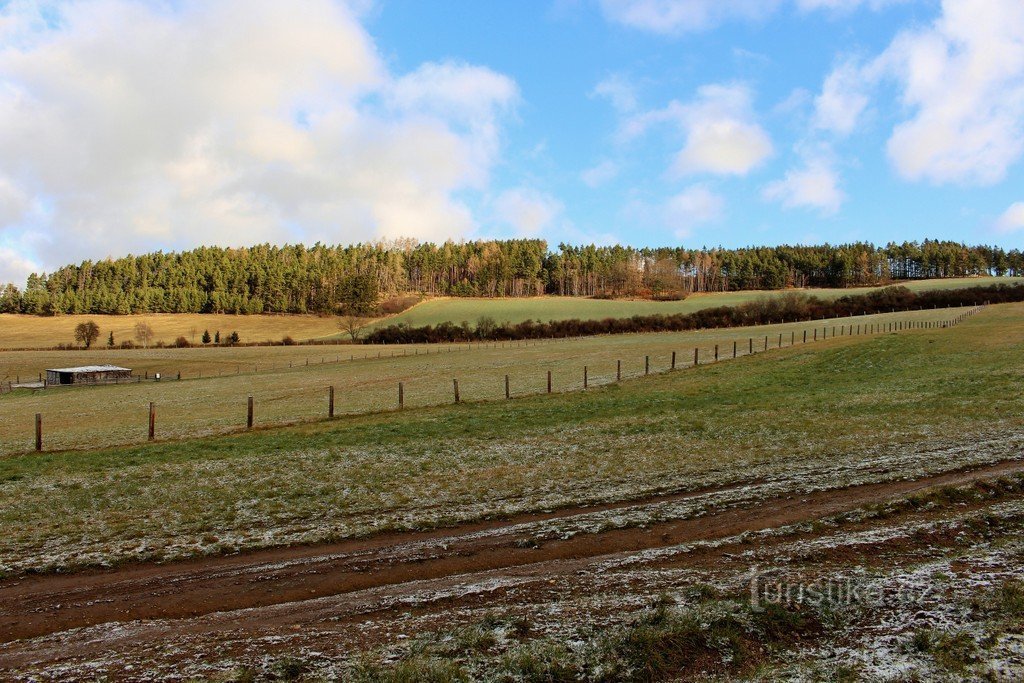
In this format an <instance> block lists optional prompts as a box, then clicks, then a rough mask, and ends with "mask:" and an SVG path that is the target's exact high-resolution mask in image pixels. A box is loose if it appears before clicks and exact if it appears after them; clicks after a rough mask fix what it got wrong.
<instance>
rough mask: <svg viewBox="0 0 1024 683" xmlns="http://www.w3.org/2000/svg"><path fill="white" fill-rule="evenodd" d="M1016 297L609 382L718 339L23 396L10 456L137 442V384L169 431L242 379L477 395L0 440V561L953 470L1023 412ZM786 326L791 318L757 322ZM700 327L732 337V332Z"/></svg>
mask: <svg viewBox="0 0 1024 683" xmlns="http://www.w3.org/2000/svg"><path fill="white" fill-rule="evenodd" d="M940 313H943V314H946V312H942V311H935V312H932V311H928V312H922V313H918V314H912V315H917V316H920V317H922V318H924V317H927V316H931V317H932V318H935V317H938V314H940ZM1022 316H1024V305H1021V304H1009V305H1001V306H992V307H989V308H987V309H985V310H984V311H982V312H981V313H979V314H977V315H975V316H973V317H970V318H968V319H967V320H966V321H965V322H963V323H962V324H960V325H959V326H956V327H954V328H951V329H931V330H918V331H910V332H905V333H900V334H881V335H876V336H859V337H848V336H846V337H839V338H835V339H831V340H829V341H827V342H823V343H818V344H809V345H807V346H804V345H801V344H797V345H796V346H795V347H788V346H787V347H786V348H783V349H781V350H774V351H772V352H770V353H763V354H758V355H755V356H753V357H746V358H740V359H738V360H736V361H730V362H725V363H719V364H710V365H703V366H702V367H700V368H698V369H696V370H687V371H681V372H675V373H666V374H660V375H657V376H652V377H646V378H638V379H634V380H630V381H625V382H623V383H620V384H610V382H611V379H612V374H613V373H614V359H615V358H617V357H620V358H623V359H624V360H626V361H627V363H628V370H629V374H630V375H632V376H634V377H636V376H637V375H640V374H642V372H643V366H642V363H643V355H644V354H646V353H651V354H652V359H653V361H654V363H655V366H654V367H655V369H659V370H660V369H664V368H665V365H666V363H667V352H668V351H669V350H670V349H673V348H678V349H680V350H687V349H692V347H693V346H694V345H695V344H699V343H703V344H704V345H705V349H706V348H707V346H706V345H707V344H708V343H710V342H711V341H712V340H713V339H716V337H715V336H713V335H712V334H711V333H699V334H691V335H675V336H673V335H631V336H623V337H609V338H593V339H583V340H569V341H565V342H557V343H556V342H551V343H548V344H543V345H538V346H535V347H528V348H521V349H507V348H506V349H492V350H483V349H480V350H477V351H472V352H470V351H466V352H462V353H452V354H448V355H440V356H432V357H430V358H429V360H428V359H427V357H425V356H419V357H404V358H395V359H393V360H392V359H382V360H380V361H376V360H367V361H362V362H350V363H349V364H347V365H346V364H339V365H337V366H331V367H327V366H325V367H324V368H311V369H309V370H306V369H305V368H303V369H301V370H293V371H292V372H281V373H267V374H266V375H251V376H248V377H241V378H224V379H220V380H202V381H200V380H196V381H193V382H181V383H166V384H160V385H153V384H148V385H143V386H140V387H106V388H91V389H84V390H81V391H77V390H64V391H61V392H56V391H54V392H50V393H44V392H38V393H35V394H20V395H19V394H17V393H16V394H15V395H13V396H11V395H8V396H4V397H3V398H2V399H0V409H2V410H3V411H4V416H5V419H4V421H3V430H4V433H3V443H4V448H5V449H6V450H7V451H8V452H10V451H12V450H19V449H23V448H24V446H25V445H27V443H28V442H29V441H30V438H31V414H32V413H34V412H37V411H42V412H44V413H46V414H47V416H48V417H47V420H48V422H47V423H48V424H52V425H53V426H54V434H53V439H54V440H55V444H54V445H60V440H61V439H62V438H63V439H64V441H63V443H64V444H65V445H79V446H81V445H86V444H88V443H102V442H111V441H122V440H126V439H127V440H130V439H138V438H139V437H140V436H141V435H142V433H143V431H144V416H145V403H146V401H148V400H156V401H157V402H158V404H159V405H160V406H161V410H162V412H161V416H162V417H161V422H160V432H161V434H166V433H167V432H174V431H175V429H176V428H175V424H176V423H179V424H180V423H182V422H184V421H186V420H190V419H191V420H195V421H196V422H194V423H192V424H191V425H190V426H189V428H188V429H184V428H182V429H180V430H178V431H179V432H180V434H179V435H184V434H185V433H188V432H194V431H202V430H204V429H205V430H210V429H214V428H216V427H227V426H228V424H229V423H234V424H236V425H237V424H238V423H239V422H240V421H241V420H242V419H244V396H245V394H246V393H247V390H252V391H254V392H255V393H256V395H257V397H258V399H257V400H258V403H257V405H258V408H257V414H258V421H260V422H263V421H266V420H270V419H277V418H279V419H298V418H303V417H309V418H312V417H315V416H317V415H322V414H323V412H324V409H325V393H324V389H325V386H326V384H327V383H328V382H335V383H337V384H339V385H343V386H345V391H344V392H342V393H341V394H340V396H341V401H340V402H341V405H343V406H344V409H345V410H362V409H374V408H377V409H379V408H385V407H393V406H394V388H395V387H394V385H395V384H396V382H397V380H398V378H400V377H405V378H407V379H408V388H407V395H408V396H409V398H410V400H411V403H412V404H414V405H420V406H422V405H424V404H426V403H431V402H437V401H439V400H441V399H442V397H445V395H446V394H447V393H448V391H449V389H450V378H451V377H452V376H453V375H454V376H461V377H463V378H464V382H465V384H464V391H463V393H464V397H465V398H466V399H468V400H470V401H474V402H470V403H464V404H463V405H461V406H450V405H449V406H438V407H422V408H418V409H411V410H406V411H405V412H403V413H395V412H389V413H381V414H374V415H365V416H359V417H348V418H344V419H339V420H335V421H319V422H315V423H308V424H303V425H298V426H293V427H287V428H280V429H274V430H264V431H257V432H254V433H251V434H237V435H231V436H218V437H212V438H203V439H193V440H188V441H182V442H172V443H164V444H159V443H158V444H153V445H143V446H136V447H128V448H116V449H112V450H98V451H90V452H66V453H54V454H43V455H36V454H25V455H17V456H14V455H11V456H8V457H5V458H3V459H0V486H2V494H3V499H4V501H5V502H4V505H3V506H2V508H0V558H3V563H4V564H5V565H6V569H7V570H8V571H17V570H20V569H25V568H31V567H35V568H42V567H51V568H52V567H59V566H72V565H76V564H91V563H105V562H114V561H121V560H126V559H141V558H161V557H163V558H167V557H179V556H187V555H192V554H197V553H210V552H223V551H227V550H236V549H240V548H251V547H257V546H268V545H276V544H282V543H297V542H311V541H318V540H324V539H329V538H341V537H348V536H354V535H360V534H365V533H370V532H373V531H379V530H381V529H397V528H429V527H432V526H436V525H438V524H450V523H452V522H454V521H457V520H469V519H479V518H482V517H488V516H492V515H495V514H508V513H511V512H515V511H523V510H538V509H549V508H551V507H557V506H562V505H568V504H573V503H576V504H578V503H584V502H594V501H601V500H622V499H628V498H630V497H635V496H639V495H644V494H647V493H651V492H657V491H659V490H672V489H679V488H680V487H683V488H686V487H696V486H702V485H712V484H718V483H723V482H729V481H744V480H747V479H749V478H751V477H766V478H767V479H766V480H768V481H770V480H771V478H772V477H776V476H782V475H783V474H786V476H803V475H802V474H800V473H806V475H807V477H808V478H807V480H806V486H811V485H812V483H813V481H816V480H817V479H815V477H816V478H818V479H820V480H821V481H823V482H824V481H827V482H829V485H831V486H835V485H840V484H842V482H843V481H846V480H847V479H849V478H850V477H852V478H853V479H850V480H851V481H853V480H856V478H857V477H860V476H865V475H866V474H867V473H870V472H878V471H887V472H901V473H902V475H901V476H910V474H911V473H913V472H915V471H917V470H918V469H919V468H923V469H925V470H927V469H928V468H929V467H942V468H947V469H949V468H953V467H956V466H957V464H958V463H960V464H966V463H969V462H971V458H972V457H973V455H972V454H973V453H974V452H975V450H976V449H974V448H972V447H970V446H969V444H970V443H974V442H975V441H976V440H977V439H982V438H985V439H988V440H991V439H993V438H996V439H997V438H998V435H999V434H1005V433H1008V432H1015V431H1019V429H1020V428H1021V427H1022V426H1024V404H1022V402H1021V392H1020V387H1021V381H1022V380H1024V323H1022V320H1024V317H1022ZM791 327H792V326H791ZM780 328H781V329H789V328H783V327H782V326H779V327H771V328H759V329H758V330H757V332H758V334H760V333H764V332H767V333H769V334H772V333H774V332H775V331H776V330H777V329H780ZM794 329H795V328H794ZM717 334H718V335H719V337H717V339H718V340H719V342H720V343H727V340H729V339H730V338H738V337H742V336H743V335H744V334H747V332H746V331H740V330H731V331H718V332H717ZM705 353H706V351H705ZM683 357H684V358H685V357H686V355H685V354H684V356H683ZM706 358H707V357H706V356H705V359H706ZM585 363H587V364H590V366H591V368H592V369H593V373H594V374H593V375H592V377H594V379H595V380H596V381H598V382H601V383H605V384H610V385H609V386H605V387H602V388H596V389H594V390H592V391H589V392H582V391H574V392H572V393H567V394H562V395H558V396H534V397H528V398H522V399H520V400H514V401H502V400H490V401H482V402H476V401H479V400H481V399H499V398H500V395H501V393H502V391H503V387H502V384H501V378H502V377H503V375H504V374H505V373H509V374H512V375H513V377H514V390H515V392H516V393H523V392H527V391H538V390H540V389H541V386H542V383H543V373H544V371H545V369H547V368H550V367H553V368H555V370H556V377H557V382H558V389H562V390H565V389H579V388H580V387H579V385H580V380H581V370H582V366H583V365H584V364H585ZM431 392H435V393H431ZM446 400H450V399H446ZM965 406H971V410H965V409H964V407H965ZM57 416H63V417H59V418H58V417H57ZM132 423H134V424H132ZM119 425H120V426H119ZM62 434H63V437H62ZM986 457H993V456H992V455H991V454H987V455H986ZM880 468H881V469H880ZM567 482H571V485H566V483H567Z"/></svg>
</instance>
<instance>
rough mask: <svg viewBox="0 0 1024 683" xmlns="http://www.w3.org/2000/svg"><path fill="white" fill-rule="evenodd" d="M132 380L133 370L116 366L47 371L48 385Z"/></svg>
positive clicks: (85, 366) (92, 366) (93, 366)
mask: <svg viewBox="0 0 1024 683" xmlns="http://www.w3.org/2000/svg"><path fill="white" fill-rule="evenodd" d="M131 378H132V371H131V369H129V368H121V367H118V366H116V365H83V366H82V367H80V368H55V369H52V370H47V371H46V383H47V384H104V383H107V382H117V381H118V380H130V379H131Z"/></svg>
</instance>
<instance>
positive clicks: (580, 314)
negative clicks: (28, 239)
mask: <svg viewBox="0 0 1024 683" xmlns="http://www.w3.org/2000/svg"><path fill="white" fill-rule="evenodd" d="M1021 281H1024V278H1011V277H1004V278H996V277H977V278H951V279H948V280H923V281H919V282H909V283H906V284H905V285H904V286H906V287H907V288H909V289H911V290H913V291H926V290H932V289H958V288H962V287H974V286H984V285H991V284H995V283H1000V282H1005V283H1007V284H1012V283H1015V282H1021ZM875 289H878V288H877V287H859V288H851V289H802V290H798V291H801V292H805V293H807V294H810V295H813V296H816V297H819V298H822V299H836V298H839V297H841V296H847V295H850V294H864V293H866V292H870V291H873V290H875ZM778 295H779V292H772V291H744V292H715V293H710V294H693V295H691V296H689V297H687V298H686V299H684V300H683V301H648V300H623V299H576V298H566V297H552V296H549V297H536V298H529V299H467V298H439V299H431V300H429V301H425V302H423V303H421V304H419V305H418V306H415V307H414V308H411V309H409V310H408V311H405V312H403V313H400V314H398V315H397V316H395V317H392V318H387V319H384V320H381V321H379V322H377V323H375V324H374V325H373V326H382V325H394V324H399V323H402V324H406V325H410V326H413V327H417V326H421V325H437V324H438V323H442V322H453V323H456V324H458V323H460V322H462V321H466V322H469V323H475V322H476V320H477V319H478V318H480V317H481V316H490V317H492V318H494V319H495V321H497V322H499V323H501V322H506V321H507V322H511V323H518V322H522V321H524V320H540V321H542V322H547V321H549V320H569V319H572V318H579V319H581V320H587V319H601V318H627V317H630V316H633V315H653V314H664V315H670V314H673V313H692V312H693V311H698V310H700V309H703V308H711V307H713V306H735V305H738V304H742V303H747V302H749V301H754V300H756V299H760V298H763V297H771V296H778ZM371 327H372V326H371Z"/></svg>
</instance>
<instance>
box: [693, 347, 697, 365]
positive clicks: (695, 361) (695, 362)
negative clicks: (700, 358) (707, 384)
mask: <svg viewBox="0 0 1024 683" xmlns="http://www.w3.org/2000/svg"><path fill="white" fill-rule="evenodd" d="M697 353H698V351H697V348H696V347H694V349H693V367H697Z"/></svg>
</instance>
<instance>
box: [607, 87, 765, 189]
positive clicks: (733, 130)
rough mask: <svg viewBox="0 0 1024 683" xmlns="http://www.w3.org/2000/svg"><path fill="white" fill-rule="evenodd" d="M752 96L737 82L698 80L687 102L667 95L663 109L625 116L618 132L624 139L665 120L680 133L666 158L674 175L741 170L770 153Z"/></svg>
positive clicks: (738, 171)
mask: <svg viewBox="0 0 1024 683" xmlns="http://www.w3.org/2000/svg"><path fill="white" fill-rule="evenodd" d="M752 99H753V95H752V93H751V92H750V89H749V88H748V87H747V86H745V85H742V84H711V85H704V86H701V87H700V88H698V89H697V97H696V98H695V99H694V100H693V101H691V102H688V103H685V104H684V103H682V102H679V101H676V100H673V101H672V102H669V104H668V105H667V106H665V107H664V108H663V109H655V110H651V111H645V112H640V113H637V114H633V115H632V116H628V117H626V118H625V119H624V120H623V121H622V123H621V125H620V128H619V133H618V137H619V139H620V140H621V141H629V140H632V139H633V138H636V137H638V136H640V135H643V134H644V133H646V132H647V131H648V130H650V129H651V128H652V127H654V126H655V125H658V124H666V123H667V124H670V125H673V126H675V127H676V128H678V129H680V130H681V131H682V132H683V133H684V134H685V136H686V144H685V145H684V146H683V148H682V149H681V150H680V151H679V152H678V153H677V154H676V155H675V158H674V160H673V162H672V169H671V170H672V172H673V173H674V174H675V175H677V176H685V175H691V174H696V173H712V174H716V175H746V174H747V173H749V172H750V171H751V170H752V169H754V168H755V167H757V166H759V165H760V164H761V163H762V162H763V161H764V160H765V159H767V158H768V157H770V156H771V155H772V153H773V147H772V141H771V138H769V137H768V133H767V132H766V131H765V130H764V128H762V127H761V126H760V124H758V123H757V121H756V120H755V116H754V112H753V106H752Z"/></svg>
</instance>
